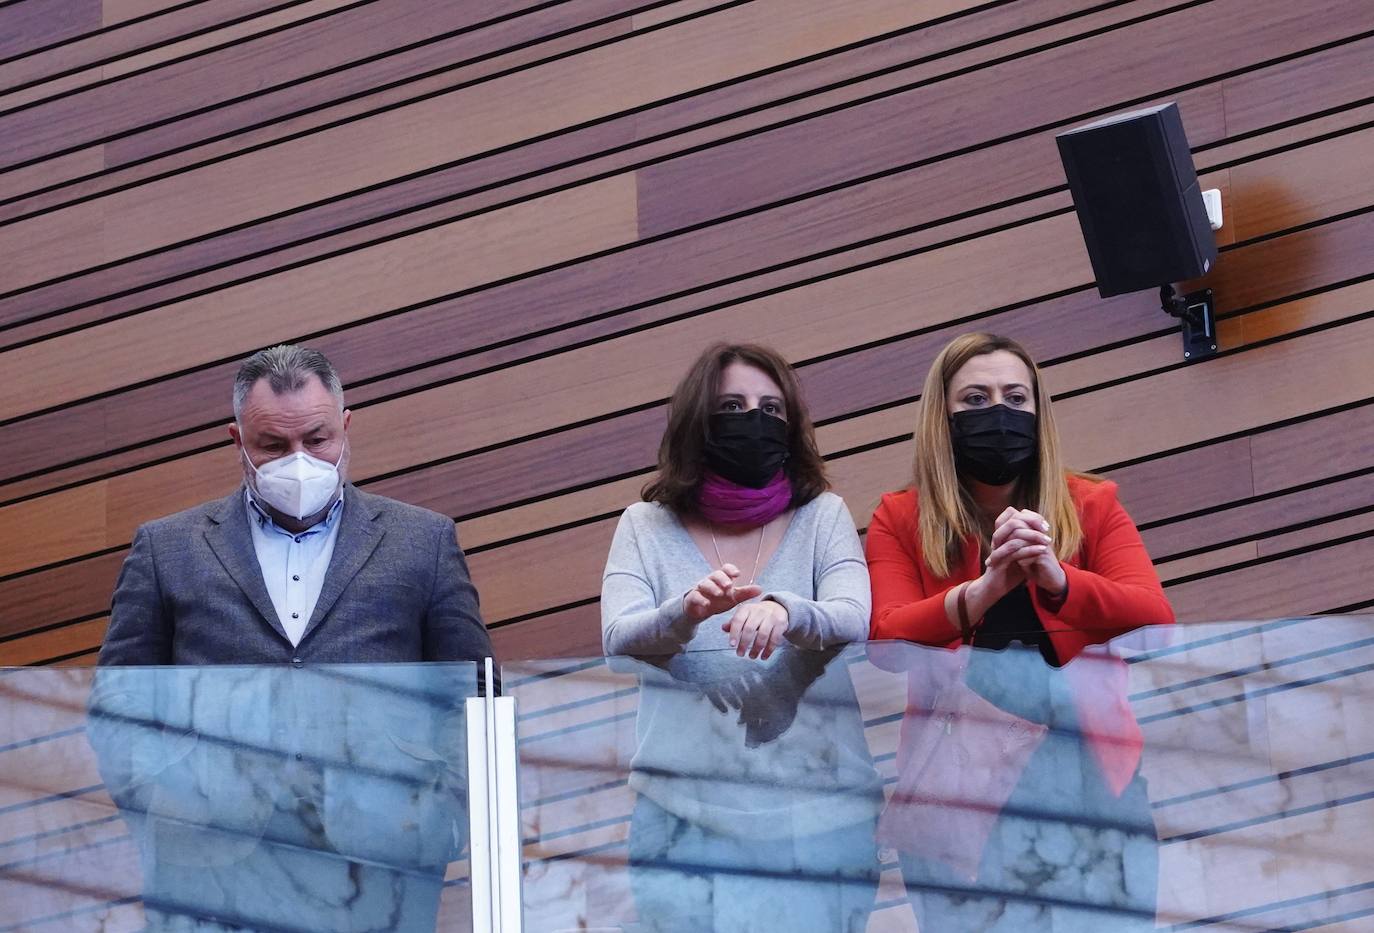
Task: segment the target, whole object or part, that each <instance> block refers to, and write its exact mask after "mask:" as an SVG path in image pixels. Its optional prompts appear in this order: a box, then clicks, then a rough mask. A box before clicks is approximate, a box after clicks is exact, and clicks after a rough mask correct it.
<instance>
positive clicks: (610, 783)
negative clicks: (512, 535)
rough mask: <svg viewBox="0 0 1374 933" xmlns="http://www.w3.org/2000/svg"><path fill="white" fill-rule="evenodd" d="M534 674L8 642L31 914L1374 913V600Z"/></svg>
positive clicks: (567, 923) (343, 926)
mask: <svg viewBox="0 0 1374 933" xmlns="http://www.w3.org/2000/svg"><path fill="white" fill-rule="evenodd" d="M1050 660H1054V659H1053V658H1052V657H1051V659H1050ZM501 675H502V676H501V682H502V684H503V694H504V697H503V699H501V700H493V701H486V700H472V699H471V698H474V697H477V696H478V694H479V691H478V676H477V671H476V670H475V668H474V667H473V666H472V665H456V664H455V665H448V664H445V665H396V666H363V665H357V666H351V665H341V666H330V667H313V668H312V667H306V668H227V667H226V668H194V669H193V668H159V669H137V668H124V669H101V670H99V671H94V670H91V669H77V668H67V669H11V670H5V671H0V697H3V700H2V701H0V905H3V909H0V931H8V930H38V931H48V930H52V931H66V930H105V931H115V930H138V929H144V928H148V929H154V930H162V929H166V930H224V929H254V930H273V931H282V930H291V931H298V930H311V931H317V930H318V931H332V930H340V931H360V930H433V929H439V930H471V929H476V930H485V929H493V930H502V931H506V930H519V929H523V930H530V931H539V933H554V931H564V930H594V931H603V933H604V931H612V930H615V931H641V933H643V931H697V930H702V931H734V930H739V931H745V930H751V931H753V930H762V931H771V930H777V931H788V933H791V931H806V930H817V931H827V933H830V931H871V933H879V931H881V933H891V931H916V930H918V929H919V930H920V931H921V933H930V931H941V933H943V931H965V930H967V931H985V930H1015V931H1018V933H1019V931H1041V930H1043V931H1051V933H1063V931H1079V930H1082V931H1118V930H1119V931H1133V930H1153V929H1157V928H1163V929H1172V930H1207V931H1256V930H1309V929H1310V930H1327V929H1331V930H1338V929H1339V930H1362V929H1374V860H1371V859H1370V858H1369V857H1368V855H1367V854H1366V851H1367V843H1366V839H1367V838H1368V837H1369V835H1370V833H1371V831H1374V789H1372V788H1374V726H1371V725H1369V723H1370V722H1371V720H1370V718H1369V717H1368V716H1367V714H1366V711H1367V710H1368V709H1369V708H1370V707H1371V702H1370V701H1371V698H1372V697H1371V694H1372V693H1374V619H1370V618H1365V617H1353V616H1349V617H1325V618H1302V619H1284V620H1276V621H1270V622H1241V623H1226V624H1209V625H1191V626H1179V627H1174V628H1161V629H1153V630H1141V631H1137V632H1134V633H1131V634H1129V635H1126V636H1124V637H1120V638H1117V639H1114V640H1112V641H1111V642H1109V643H1107V644H1104V645H1099V646H1095V647H1092V648H1090V649H1088V650H1086V651H1085V652H1084V653H1082V654H1080V655H1079V656H1078V657H1076V658H1075V659H1074V660H1073V661H1071V662H1070V663H1068V664H1066V665H1064V666H1062V667H1058V666H1054V665H1052V664H1050V663H1047V661H1046V659H1045V658H1044V657H1042V656H1041V654H1040V653H1039V652H1038V651H1036V650H1034V649H1025V648H1021V647H1013V648H1010V649H1006V650H1003V651H984V650H976V651H973V650H963V651H958V652H954V651H948V650H944V649H932V648H924V647H919V646H914V645H908V644H904V643H897V642H883V643H870V644H867V645H853V646H849V647H844V648H836V649H832V650H829V651H824V652H814V651H800V650H795V649H783V650H780V651H779V652H777V653H776V654H774V655H773V656H772V657H771V658H769V659H768V660H766V661H758V660H750V659H747V658H738V657H736V656H735V655H733V654H732V653H728V652H694V653H687V654H680V655H676V656H673V657H669V658H662V659H650V658H642V659H628V658H612V659H603V658H596V659H586V660H568V659H561V660H556V661H529V662H518V663H510V664H506V665H504V666H503V668H502V672H501ZM512 699H513V706H514V713H513V716H512V718H513V721H514V727H513V733H514V735H513V743H510V742H508V744H510V745H511V748H512V749H513V753H512V754H511V755H510V756H509V758H510V760H509V761H505V760H503V759H502V757H501V756H500V755H498V754H496V751H498V749H497V748H496V746H498V745H499V744H500V743H501V742H502V741H507V740H503V739H502V738H501V736H502V732H501V726H500V722H499V719H498V718H497V717H495V716H494V715H493V713H492V712H491V711H492V710H493V709H494V708H495V704H497V703H505V704H507V705H506V706H505V707H503V709H505V710H507V712H508V713H509V711H510V706H511V701H512ZM470 700H471V702H469V701H470ZM484 703H485V704H486V706H485V707H484V706H483V704H484ZM484 710H485V712H484ZM479 716H480V717H482V721H481V722H478V721H477V719H476V717H479ZM508 738H509V737H508ZM517 788H518V807H517V806H515V801H516V797H517V794H516V790H517ZM498 804H502V805H498ZM517 822H518V835H517V828H516V826H515V825H514V824H516V823H517ZM497 829H500V830H502V831H503V832H504V831H506V830H509V834H508V837H507V838H509V839H510V840H517V839H518V843H517V842H513V843H512V844H511V845H509V846H505V845H503V843H502V842H501V841H500V836H501V833H499V832H497V831H496V830H497ZM489 830H490V832H489ZM503 860H504V862H505V864H506V865H508V866H509V867H511V868H512V871H513V874H505V875H503V870H502V869H501V868H500V867H499V865H498V864H497V863H500V862H502V861H503ZM502 877H505V878H507V879H510V878H512V877H514V878H516V879H518V880H517V881H516V882H514V883H513V884H512V883H507V884H506V887H505V888H504V892H501V891H496V890H495V889H496V888H498V887H500V885H501V883H502V882H501V880H500V879H501V878H502ZM512 896H514V900H513V901H512V900H511V899H510V898H511V897H512ZM503 899H504V900H503ZM502 903H504V904H506V907H505V908H504V909H498V906H499V905H500V904H502ZM512 904H513V906H512Z"/></svg>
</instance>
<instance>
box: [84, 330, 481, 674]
mask: <svg viewBox="0 0 1374 933" xmlns="http://www.w3.org/2000/svg"><path fill="white" fill-rule="evenodd" d="M351 419H352V413H351V412H350V411H348V410H347V409H345V408H344V406H343V390H342V388H341V386H340V383H339V377H338V376H337V374H335V372H334V369H333V367H332V366H331V365H330V363H329V361H328V360H327V359H325V357H324V356H323V355H322V354H320V353H318V352H315V351H312V350H306V349H304V348H301V347H294V346H283V347H272V348H271V349H268V350H263V351H261V352H259V353H256V354H254V355H253V356H252V357H250V358H249V359H248V360H247V361H245V362H244V364H243V366H242V367H241V368H240V370H239V374H238V377H237V378H236V380H235V383H234V423H233V424H231V425H230V427H229V433H230V435H231V436H232V437H233V439H234V445H235V447H236V448H237V450H238V452H239V455H240V461H241V462H242V464H243V468H244V486H243V487H241V488H239V489H237V490H235V491H234V492H233V493H231V494H230V495H229V496H227V497H226V498H224V499H221V500H219V501H217V502H210V503H207V504H205V505H200V506H196V507H195V508H192V509H188V510H186V511H184V512H180V513H178V514H176V515H172V516H169V517H167V518H162V519H158V520H156V521H152V522H149V523H148V524H146V525H144V526H143V527H141V528H139V530H138V532H137V534H135V535H134V542H133V548H132V550H131V551H130V552H129V556H128V557H127V558H126V559H125V561H124V567H123V570H122V571H121V572H120V575H119V582H118V584H117V585H116V587H115V593H114V605H113V608H112V609H111V614H110V625H109V629H108V631H107V632H106V635H105V641H104V644H103V646H102V647H101V649H100V661H99V663H100V664H101V665H123V664H140V665H148V664H272V663H285V662H290V663H293V664H297V665H300V664H307V663H311V662H330V661H351V662H362V661H459V660H474V661H475V660H479V659H482V658H485V657H488V656H489V655H490V654H491V641H490V639H489V638H488V636H487V631H486V628H485V626H483V624H482V620H481V617H480V615H479V614H478V608H477V592H476V590H475V589H474V588H473V586H472V582H471V581H470V580H469V578H468V570H467V564H466V562H465V561H464V559H463V554H462V552H461V551H460V550H459V548H458V544H457V539H456V536H455V534H454V528H453V522H452V521H451V520H450V519H449V518H447V517H446V516H443V515H439V514H437V513H435V512H430V511H428V510H426V509H421V508H417V507H415V506H411V505H406V504H404V503H401V502H397V501H395V500H393V499H386V498H383V497H381V496H374V495H369V494H368V493H364V492H361V491H360V490H358V489H356V488H354V487H353V486H351V485H349V484H348V482H347V468H348V425H349V422H350V421H351Z"/></svg>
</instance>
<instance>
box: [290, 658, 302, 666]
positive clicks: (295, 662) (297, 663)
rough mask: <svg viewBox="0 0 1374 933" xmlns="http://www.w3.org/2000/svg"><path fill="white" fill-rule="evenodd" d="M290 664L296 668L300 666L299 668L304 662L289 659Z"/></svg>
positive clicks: (298, 659) (297, 659)
mask: <svg viewBox="0 0 1374 933" xmlns="http://www.w3.org/2000/svg"><path fill="white" fill-rule="evenodd" d="M291 663H292V664H294V665H296V666H297V667H300V666H301V665H302V664H304V663H305V662H304V661H302V660H301V659H300V658H292V659H291Z"/></svg>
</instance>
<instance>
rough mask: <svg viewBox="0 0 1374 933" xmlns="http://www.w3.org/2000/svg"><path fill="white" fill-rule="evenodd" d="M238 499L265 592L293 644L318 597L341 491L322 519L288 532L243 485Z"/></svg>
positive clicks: (334, 533)
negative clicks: (244, 510)
mask: <svg viewBox="0 0 1374 933" xmlns="http://www.w3.org/2000/svg"><path fill="white" fill-rule="evenodd" d="M244 501H245V508H247V509H248V527H249V528H251V529H252V531H253V551H254V552H255V553H256V554H257V555H258V566H259V567H261V568H262V581H263V583H265V584H267V595H268V596H270V597H271V598H272V605H273V607H275V608H276V610H277V618H278V620H280V621H281V627H282V628H283V629H284V630H285V631H286V637H287V638H289V639H291V644H292V645H293V646H295V645H299V644H300V643H301V636H302V635H303V634H305V627H306V625H308V624H309V623H310V615H311V613H313V612H314V611H315V603H317V602H319V600H320V590H321V588H323V587H324V575H325V572H326V571H327V570H328V569H329V560H330V558H331V557H333V556H334V542H335V541H337V540H338V538H339V524H340V522H339V516H340V515H342V514H343V496H340V497H339V500H338V501H337V502H335V503H334V505H333V506H332V507H331V508H330V510H329V514H328V515H326V516H325V518H324V521H322V522H319V523H317V524H315V525H312V526H311V527H310V528H307V529H306V530H305V531H302V532H301V533H300V534H292V533H291V532H289V531H287V530H286V529H285V528H282V527H281V526H280V525H278V524H277V523H276V522H274V521H272V519H271V517H270V516H269V515H268V514H267V513H266V512H264V511H263V510H262V509H261V508H259V506H258V504H257V503H256V502H254V501H253V497H252V495H251V494H250V493H249V492H248V490H246V489H245V490H244Z"/></svg>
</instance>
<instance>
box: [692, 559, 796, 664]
mask: <svg viewBox="0 0 1374 933" xmlns="http://www.w3.org/2000/svg"><path fill="white" fill-rule="evenodd" d="M739 577H740V569H739V568H738V567H736V566H735V565H734V564H724V565H723V566H722V567H721V568H720V569H719V570H716V571H713V572H712V573H710V574H709V575H707V576H705V577H703V578H702V579H700V580H699V581H697V584H696V586H694V587H692V588H691V589H690V590H688V591H687V595H685V596H683V597H682V608H683V611H684V612H685V613H686V615H687V618H689V619H691V620H692V621H693V622H703V621H705V620H706V619H709V618H710V617H711V616H713V615H716V614H717V613H721V612H726V611H728V610H730V609H732V608H733V609H734V610H735V612H734V614H733V615H731V616H730V619H729V620H728V621H727V622H725V623H724V624H722V625H721V630H722V631H726V632H729V633H730V647H732V648H734V649H735V654H737V655H739V656H740V657H744V655H745V654H746V653H748V655H749V657H751V658H759V659H762V660H767V659H768V657H769V656H770V655H771V654H772V653H773V652H774V651H775V650H776V649H777V648H778V646H779V645H781V644H782V636H783V633H784V632H786V631H787V610H786V609H785V608H784V607H783V605H782V604H781V603H777V602H773V601H772V600H770V599H765V600H762V601H761V602H753V603H751V602H749V600H751V599H755V598H756V597H758V596H761V595H763V587H761V586H759V585H758V584H756V583H744V584H741V583H738V582H737V581H738V580H739Z"/></svg>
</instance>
